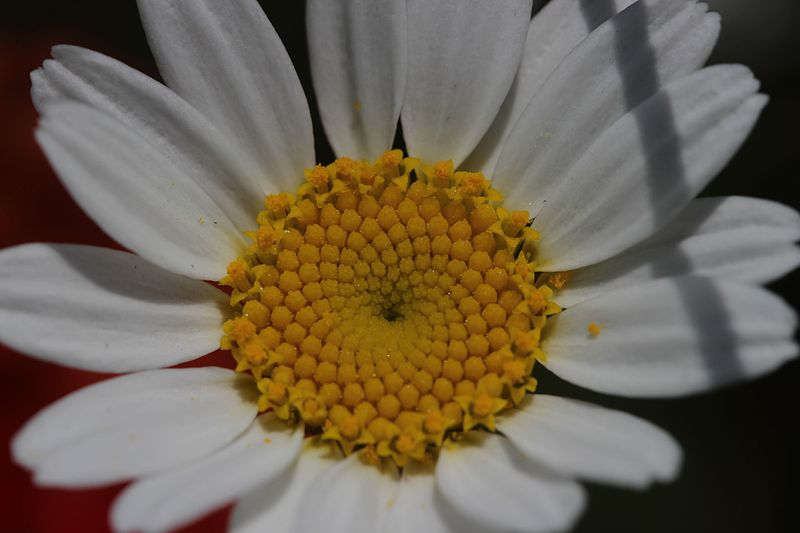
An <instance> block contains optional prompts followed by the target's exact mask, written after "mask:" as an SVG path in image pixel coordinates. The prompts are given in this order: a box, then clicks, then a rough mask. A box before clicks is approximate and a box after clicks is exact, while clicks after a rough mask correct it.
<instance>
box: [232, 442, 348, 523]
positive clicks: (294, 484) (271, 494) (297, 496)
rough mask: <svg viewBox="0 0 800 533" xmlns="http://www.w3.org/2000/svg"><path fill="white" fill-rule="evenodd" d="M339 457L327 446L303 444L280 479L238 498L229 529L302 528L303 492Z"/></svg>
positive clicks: (304, 510) (306, 491)
mask: <svg viewBox="0 0 800 533" xmlns="http://www.w3.org/2000/svg"><path fill="white" fill-rule="evenodd" d="M339 461H340V459H339V458H338V457H334V456H332V455H331V454H330V448H327V447H325V446H317V445H315V444H312V443H308V444H306V446H305V447H304V448H303V450H302V452H301V454H300V457H299V459H298V460H297V462H295V464H294V465H293V466H292V467H291V468H290V469H289V470H288V471H287V472H285V473H284V474H283V475H282V476H281V477H280V478H279V479H276V480H275V481H274V482H272V483H270V484H268V485H266V486H264V487H261V488H259V489H258V490H256V491H254V492H253V493H252V494H250V495H247V496H245V497H243V498H242V499H240V500H239V502H238V503H237V504H236V507H234V509H233V513H232V514H231V521H230V526H229V530H230V532H231V533H263V532H264V531H302V530H301V529H299V528H298V524H299V521H300V515H302V514H303V513H307V512H308V507H306V505H307V499H306V495H307V493H308V491H309V490H311V487H312V485H313V484H314V483H316V482H317V476H319V475H320V474H321V473H322V472H324V471H326V470H328V469H330V468H333V467H334V466H335V465H337V464H338V462H339Z"/></svg>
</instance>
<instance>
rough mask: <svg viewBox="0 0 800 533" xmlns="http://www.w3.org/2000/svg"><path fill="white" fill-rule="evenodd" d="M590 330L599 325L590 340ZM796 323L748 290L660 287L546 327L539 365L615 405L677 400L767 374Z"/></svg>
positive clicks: (602, 302) (593, 303)
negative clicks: (626, 400) (625, 400)
mask: <svg viewBox="0 0 800 533" xmlns="http://www.w3.org/2000/svg"><path fill="white" fill-rule="evenodd" d="M590 323H595V324H598V325H601V326H602V329H601V331H600V334H599V335H595V336H593V335H590V334H589V333H588V331H587V327H588V325H589V324H590ZM796 325H797V317H796V316H795V313H794V311H793V310H792V309H791V308H789V307H788V306H787V305H786V304H785V303H784V302H783V301H781V300H780V299H779V298H777V297H776V296H774V295H772V294H770V293H769V292H767V291H765V290H763V289H761V288H758V287H753V286H748V285H741V284H739V283H735V282H729V281H716V280H712V279H709V278H695V277H683V278H666V279H661V280H656V281H652V282H650V283H646V284H644V285H636V286H633V287H628V288H626V289H622V290H618V291H615V292H611V293H608V294H605V295H601V296H598V297H596V298H592V299H591V300H586V301H585V302H581V303H580V304H578V305H576V306H575V307H571V308H569V309H567V310H566V311H563V312H562V313H561V314H559V315H558V316H557V317H555V318H554V319H553V320H551V321H549V322H548V326H549V327H548V329H547V331H546V332H545V338H544V340H543V343H542V348H543V350H544V351H545V353H546V354H547V361H546V362H545V365H546V366H547V368H549V369H550V370H552V371H553V372H555V373H556V374H558V375H559V376H560V377H562V378H564V379H566V380H568V381H572V382H573V383H576V384H578V385H581V386H583V387H587V388H590V389H593V390H597V391H600V392H606V393H609V394H618V395H621V396H642V397H660V396H680V395H684V394H691V393H695V392H701V391H706V390H709V389H712V388H715V387H718V386H722V385H725V384H729V383H734V382H737V381H742V380H745V379H753V378H756V377H758V376H761V375H763V374H765V373H767V372H770V371H772V370H774V369H775V368H777V367H778V366H780V365H781V364H782V363H784V362H785V361H787V360H789V359H791V358H793V357H796V356H797V345H796V344H795V343H794V341H793V340H792V335H793V333H794V330H795V327H796Z"/></svg>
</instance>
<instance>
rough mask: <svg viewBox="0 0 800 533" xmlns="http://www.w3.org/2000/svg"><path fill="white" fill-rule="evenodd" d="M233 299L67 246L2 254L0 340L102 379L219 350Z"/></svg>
mask: <svg viewBox="0 0 800 533" xmlns="http://www.w3.org/2000/svg"><path fill="white" fill-rule="evenodd" d="M226 300H227V297H226V296H225V294H224V293H223V292H222V291H219V290H217V289H215V288H214V287H212V286H211V285H209V284H207V283H204V282H201V281H197V280H192V279H189V278H185V277H183V276H178V275H176V274H173V273H171V272H167V271H165V270H162V269H160V268H158V267H156V266H154V265H151V264H150V263H148V262H147V261H145V260H143V259H141V258H140V257H137V256H135V255H133V254H129V253H125V252H119V251H115V250H108V249H104V248H95V247H91V246H75V245H66V244H53V245H48V244H28V245H23V246H17V247H14V248H7V249H5V250H3V251H2V252H0V339H2V341H3V342H4V343H5V344H7V345H9V346H11V347H12V348H14V349H16V350H19V351H21V352H25V353H29V354H31V355H32V356H34V357H38V358H41V359H44V360H45V361H51V362H54V363H59V364H63V365H67V366H72V367H75V368H82V369H85V370H93V371H95V372H130V371H132V370H143V369H147V368H159V367H164V366H171V365H175V364H178V363H183V362H185V361H190V360H192V359H195V358H197V357H200V356H201V355H204V354H207V353H209V352H211V351H213V350H215V349H217V348H218V347H219V338H220V335H221V331H222V322H223V320H224V319H225V312H224V310H225V307H226V305H227V302H226Z"/></svg>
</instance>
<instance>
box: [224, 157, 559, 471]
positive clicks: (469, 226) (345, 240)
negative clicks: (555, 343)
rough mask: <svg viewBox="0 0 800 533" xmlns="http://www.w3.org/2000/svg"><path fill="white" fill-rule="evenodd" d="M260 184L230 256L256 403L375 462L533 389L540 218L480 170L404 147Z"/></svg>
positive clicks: (240, 339)
mask: <svg viewBox="0 0 800 533" xmlns="http://www.w3.org/2000/svg"><path fill="white" fill-rule="evenodd" d="M305 178H306V180H305V182H304V183H303V184H302V185H301V186H300V187H299V189H298V190H297V191H296V193H295V194H287V193H283V194H277V195H271V196H268V197H267V198H266V199H265V202H264V204H265V210H263V211H262V212H261V213H260V214H259V215H258V218H257V222H258V229H257V231H254V232H251V233H248V237H250V238H251V240H252V245H250V246H249V248H248V249H247V250H246V251H245V253H244V254H243V255H242V256H240V257H238V258H237V259H236V260H235V261H233V262H232V263H231V264H230V265H229V266H228V275H227V276H226V277H225V278H223V279H222V280H221V284H223V285H226V286H229V287H231V289H232V291H231V297H230V303H231V305H232V306H233V308H234V318H233V319H231V320H229V321H227V322H226V323H225V324H224V328H223V329H224V336H223V338H222V341H221V346H222V348H223V349H226V350H230V351H231V352H232V354H233V357H234V358H235V360H236V363H237V371H239V372H249V373H251V374H252V376H253V378H254V380H255V383H256V385H257V387H258V390H259V393H260V395H259V409H260V410H261V411H267V410H272V411H274V412H275V414H276V415H277V416H278V417H280V418H281V419H283V420H286V421H287V422H288V423H290V424H296V423H299V422H302V423H303V424H304V426H305V430H306V432H307V434H308V435H309V436H311V437H313V438H315V439H318V440H320V441H329V442H333V443H336V444H337V445H338V446H339V447H340V448H341V450H342V451H343V452H344V453H345V454H350V453H353V452H354V451H357V450H360V451H361V453H362V454H363V457H364V458H365V459H366V460H368V461H370V462H373V463H380V462H382V461H383V460H390V461H394V462H396V463H397V464H398V465H400V466H402V465H405V464H406V463H407V462H408V461H409V460H412V459H413V460H417V461H431V460H434V459H435V458H436V457H437V455H438V450H439V449H440V447H441V446H442V445H443V443H444V442H445V440H448V439H450V440H457V439H458V437H459V436H460V434H462V433H463V432H466V431H471V430H475V429H486V430H490V431H491V430H494V425H495V416H496V415H497V414H498V413H500V412H501V411H503V410H505V409H508V408H513V407H514V406H516V405H518V404H519V402H520V401H521V400H522V398H523V397H524V395H525V393H526V392H533V391H534V389H535V387H536V381H535V379H534V378H533V377H532V376H531V372H532V369H533V366H534V363H535V361H536V360H537V359H542V358H543V356H544V354H543V353H542V351H541V349H540V348H539V343H540V339H541V333H542V329H543V327H544V325H545V322H546V320H547V317H548V316H550V315H553V314H555V313H558V312H559V310H560V309H559V308H558V306H557V305H556V304H555V303H553V302H552V301H551V298H552V291H551V290H550V289H549V287H547V286H540V287H536V286H535V284H534V270H535V262H534V256H535V242H536V240H537V238H538V235H537V234H536V232H535V231H534V230H533V229H532V228H530V223H531V221H530V217H529V216H528V213H527V212H524V211H514V212H509V211H507V210H505V209H503V208H502V207H501V202H502V196H501V195H500V194H499V193H498V192H497V191H496V190H494V189H492V188H491V186H490V184H489V182H488V181H487V180H486V179H485V178H484V177H483V175H482V174H480V173H473V172H456V171H454V168H453V164H452V162H450V161H441V162H438V163H435V164H432V165H429V164H425V163H423V162H421V161H419V160H416V159H414V158H409V157H404V156H403V154H402V152H401V151H399V150H393V151H389V152H386V153H384V154H383V155H382V156H381V157H380V158H379V159H378V160H377V161H375V162H374V163H370V162H367V161H354V160H352V159H349V158H340V159H337V160H336V161H335V162H333V163H331V164H330V165H327V166H321V165H318V166H317V167H315V168H313V169H310V170H307V171H306V172H305Z"/></svg>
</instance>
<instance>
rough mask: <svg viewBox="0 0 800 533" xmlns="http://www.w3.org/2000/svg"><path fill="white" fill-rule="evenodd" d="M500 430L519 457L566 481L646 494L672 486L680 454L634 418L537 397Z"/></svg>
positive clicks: (659, 433) (666, 437) (661, 435)
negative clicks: (658, 485) (663, 484)
mask: <svg viewBox="0 0 800 533" xmlns="http://www.w3.org/2000/svg"><path fill="white" fill-rule="evenodd" d="M498 429H499V430H500V431H501V432H502V433H503V434H504V435H505V436H507V437H508V438H509V440H510V441H511V443H512V444H513V445H514V447H515V448H516V449H517V450H519V452H520V453H521V454H523V455H524V456H526V457H527V458H529V459H530V460H531V461H536V462H539V463H541V464H544V465H546V466H548V467H549V468H551V469H553V470H555V471H556V472H559V473H560V474H562V475H564V476H566V477H578V478H582V479H586V480H589V481H594V482H600V483H606V484H611V485H618V486H622V487H631V488H638V489H643V488H645V487H647V486H648V485H650V484H651V483H652V482H654V481H672V480H673V479H674V478H675V476H676V475H677V472H678V468H679V467H680V463H681V450H680V447H679V446H678V444H677V443H676V442H675V440H674V439H673V438H672V437H670V436H669V435H668V434H667V433H665V432H664V431H663V430H661V429H659V428H657V427H655V426H654V425H653V424H650V423H649V422H646V421H644V420H642V419H640V418H636V417H635V416H631V415H629V414H627V413H622V412H620V411H613V410H611V409H605V408H603V407H599V406H596V405H592V404H589V403H584V402H579V401H576V400H570V399H567V398H559V397H556V396H549V395H546V394H536V395H535V396H534V397H533V398H532V400H529V401H528V402H526V404H525V405H523V406H521V408H520V409H519V410H518V411H516V412H514V413H513V414H512V415H511V416H509V417H507V418H505V419H504V420H502V421H501V422H500V423H499V424H498Z"/></svg>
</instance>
